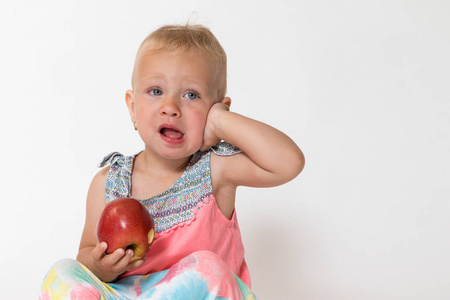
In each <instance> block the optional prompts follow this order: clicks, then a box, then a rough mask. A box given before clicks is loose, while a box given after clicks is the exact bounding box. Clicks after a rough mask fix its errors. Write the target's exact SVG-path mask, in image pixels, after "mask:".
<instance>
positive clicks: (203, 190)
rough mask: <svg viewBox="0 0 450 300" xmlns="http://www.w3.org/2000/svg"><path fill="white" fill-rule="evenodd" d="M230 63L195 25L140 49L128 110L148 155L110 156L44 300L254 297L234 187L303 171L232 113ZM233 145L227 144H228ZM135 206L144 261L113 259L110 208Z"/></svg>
mask: <svg viewBox="0 0 450 300" xmlns="http://www.w3.org/2000/svg"><path fill="white" fill-rule="evenodd" d="M226 76H227V74H226V55H225V52H224V50H223V49H222V47H221V45H220V43H219V42H218V41H217V39H216V38H215V37H214V35H213V34H212V33H211V32H210V31H209V30H208V29H207V28H205V27H203V26H199V25H186V26H164V27H161V28H159V29H158V30H156V31H155V32H153V33H152V34H150V35H149V36H148V37H147V38H146V39H145V40H144V41H143V42H142V44H141V46H140V48H139V50H138V52H137V55H136V60H135V65H134V69H133V74H132V90H129V91H127V92H126V104H127V107H128V110H129V113H130V117H131V121H132V123H133V125H134V129H135V130H137V131H138V133H139V135H140V137H141V139H142V140H143V142H144V145H145V147H144V150H143V151H141V152H140V153H138V154H136V155H132V156H124V155H122V154H120V153H117V152H116V153H112V154H110V155H108V156H107V157H105V159H104V160H103V161H102V162H101V164H100V166H101V167H104V168H103V169H102V170H100V172H99V173H98V174H97V175H96V176H95V177H94V179H93V180H92V183H91V186H90V188H89V192H88V196H87V209H86V223H85V227H84V230H83V234H82V238H81V242H80V249H79V253H78V256H77V261H75V260H70V259H65V260H62V261H59V262H57V263H56V264H55V266H53V267H52V268H51V269H50V271H49V272H48V274H47V276H46V278H45V279H44V283H43V288H42V293H41V299H148V298H151V299H216V298H221V299H254V298H255V296H254V295H253V293H252V292H251V290H250V274H249V271H248V268H247V264H246V262H245V259H244V247H243V244H242V241H241V235H240V231H239V226H238V222H237V218H236V212H235V210H234V204H235V193H236V188H237V187H238V186H251V187H269V186H276V185H280V184H283V183H285V182H287V181H289V180H291V179H293V178H294V177H296V176H297V175H298V174H299V173H300V172H301V170H302V169H303V166H304V156H303V154H302V152H301V150H300V149H299V148H298V147H297V145H296V144H295V143H294V142H293V141H292V140H291V139H290V138H289V137H287V136H286V135H285V134H283V133H282V132H280V131H278V130H276V129H274V128H272V127H270V126H268V125H266V124H263V123H261V122H258V121H255V120H252V119H249V118H246V117H244V116H242V115H239V114H236V113H233V112H230V111H229V107H230V104H231V99H230V98H228V97H225V93H226ZM224 141H226V142H224ZM120 197H132V198H135V199H138V200H139V201H140V202H141V203H142V204H143V205H144V206H145V207H146V208H148V210H149V211H150V213H151V214H152V216H153V217H154V220H155V227H156V236H155V239H154V243H153V245H152V247H151V249H150V251H149V252H148V253H147V255H146V257H144V258H143V259H139V260H134V261H130V260H131V258H132V256H133V251H132V250H131V249H128V250H126V251H125V250H124V249H117V250H116V251H114V252H113V253H111V254H106V252H105V251H106V249H107V248H108V245H107V244H106V243H104V242H103V243H100V244H99V243H98V242H97V238H96V233H95V231H96V225H97V222H98V219H99V216H100V214H101V212H102V210H103V208H104V207H105V205H106V204H107V203H108V202H110V201H114V199H117V198H120Z"/></svg>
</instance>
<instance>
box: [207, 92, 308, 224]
mask: <svg viewBox="0 0 450 300" xmlns="http://www.w3.org/2000/svg"><path fill="white" fill-rule="evenodd" d="M229 102H230V99H229V98H225V99H224V100H222V102H221V103H216V104H214V105H213V106H212V108H211V110H210V112H209V115H208V120H207V125H206V128H205V136H204V145H203V147H202V148H203V149H204V148H206V147H207V146H208V144H211V143H214V142H217V141H218V140H219V139H222V140H224V141H226V142H228V143H230V144H232V145H233V146H236V147H238V148H240V149H241V150H242V152H243V153H241V154H238V155H233V156H224V157H220V156H213V157H212V158H211V163H212V164H213V163H214V168H212V176H213V188H214V190H215V191H214V192H215V193H216V194H217V195H224V196H223V197H222V199H220V200H219V202H221V203H218V204H219V207H220V208H221V210H222V212H225V215H227V213H226V212H230V211H232V209H233V207H234V191H235V188H236V187H237V186H250V187H271V186H277V185H280V184H283V183H286V182H288V181H290V180H292V179H294V178H295V177H296V176H297V175H298V174H299V173H300V172H301V171H302V170H303V167H304V164H305V158H304V156H303V153H302V151H301V150H300V148H299V147H298V146H297V145H296V144H295V143H294V141H292V140H291V139H290V138H289V137H288V136H287V135H285V134H284V133H282V132H281V131H279V130H277V129H275V128H273V127H271V126H269V125H267V124H264V123H261V122H259V121H255V120H252V119H249V118H247V117H244V116H242V115H239V114H236V113H233V112H229V111H228V107H227V106H228V105H225V104H229ZM227 198H228V199H231V201H228V199H227ZM224 200H225V202H226V203H224V202H223V201H224Z"/></svg>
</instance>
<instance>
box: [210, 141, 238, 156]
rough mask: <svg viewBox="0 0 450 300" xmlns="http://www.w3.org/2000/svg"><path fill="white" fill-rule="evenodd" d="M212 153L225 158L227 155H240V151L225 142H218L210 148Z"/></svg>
mask: <svg viewBox="0 0 450 300" xmlns="http://www.w3.org/2000/svg"><path fill="white" fill-rule="evenodd" d="M211 150H212V152H214V153H215V154H217V155H221V156H227V155H235V154H238V153H241V152H242V150H241V149H239V148H238V147H236V146H233V145H231V144H229V143H227V142H223V141H222V142H220V143H218V144H216V145H214V146H212V147H211Z"/></svg>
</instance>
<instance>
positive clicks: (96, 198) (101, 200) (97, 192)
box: [80, 167, 109, 249]
mask: <svg viewBox="0 0 450 300" xmlns="http://www.w3.org/2000/svg"><path fill="white" fill-rule="evenodd" d="M108 172H109V167H106V168H103V169H101V170H100V171H99V172H98V173H97V174H96V175H95V176H94V178H93V179H92V182H91V185H90V186H89V191H88V195H87V199H86V220H85V225H84V230H83V235H82V237H81V242H80V249H82V248H84V247H87V246H92V245H95V244H96V243H97V239H96V236H95V228H96V226H97V222H98V219H99V217H100V214H101V213H102V211H103V209H104V208H105V206H106V200H105V185H106V177H107V176H108Z"/></svg>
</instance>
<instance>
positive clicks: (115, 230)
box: [97, 198, 155, 261]
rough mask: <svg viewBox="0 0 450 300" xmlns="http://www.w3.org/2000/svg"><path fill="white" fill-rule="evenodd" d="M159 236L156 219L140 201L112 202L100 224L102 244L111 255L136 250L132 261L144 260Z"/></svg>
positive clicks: (102, 216) (99, 231)
mask: <svg viewBox="0 0 450 300" xmlns="http://www.w3.org/2000/svg"><path fill="white" fill-rule="evenodd" d="M154 236H155V223H154V222H153V218H152V216H151V215H150V213H149V212H148V210H147V209H146V208H145V206H144V205H142V204H141V203H140V202H139V201H138V200H136V199H133V198H119V199H116V200H113V201H111V202H109V203H108V204H107V205H106V207H105V208H104V210H103V212H102V214H101V215H100V219H99V220H98V223H97V239H98V242H99V243H101V242H106V243H107V244H108V249H106V253H107V254H111V253H113V252H114V251H116V250H117V249H119V248H122V249H124V250H125V251H126V250H128V249H132V250H133V252H134V255H133V257H132V259H131V261H134V260H137V259H140V258H142V257H144V255H145V254H146V253H147V252H148V250H150V246H151V244H152V243H153V238H154Z"/></svg>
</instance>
